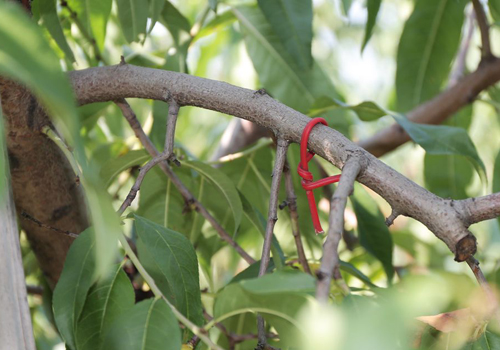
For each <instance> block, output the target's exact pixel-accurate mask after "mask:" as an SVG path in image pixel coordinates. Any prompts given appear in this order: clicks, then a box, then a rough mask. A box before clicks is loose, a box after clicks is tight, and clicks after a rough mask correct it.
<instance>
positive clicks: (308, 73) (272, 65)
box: [232, 6, 339, 112]
mask: <svg viewBox="0 0 500 350" xmlns="http://www.w3.org/2000/svg"><path fill="white" fill-rule="evenodd" d="M232 11H233V13H234V14H235V16H236V17H237V18H238V21H239V23H240V26H241V29H242V31H243V33H244V35H245V43H246V47H247V50H248V54H249V55H250V58H251V59H252V62H253V65H254V67H255V70H256V71H257V73H258V75H259V79H260V82H261V84H262V85H263V87H264V88H265V89H266V90H267V91H268V92H270V93H271V95H272V96H273V97H275V98H277V99H278V100H280V101H281V102H283V103H285V104H287V105H288V106H290V107H292V108H294V109H296V110H298V111H301V112H307V111H308V110H309V107H310V106H311V105H312V104H313V103H314V101H315V100H316V98H318V97H320V96H323V95H328V96H334V97H335V98H338V97H339V96H338V94H337V93H336V91H335V88H334V87H333V84H332V82H331V81H330V79H329V78H328V77H327V76H326V75H325V73H324V72H323V71H322V70H321V68H320V67H319V66H318V65H317V63H315V62H313V64H312V67H311V68H308V69H300V67H299V66H297V64H296V63H295V61H294V59H293V58H292V57H291V55H290V54H289V53H288V51H287V49H286V48H285V46H284V45H283V44H282V43H281V40H280V38H279V37H278V36H277V35H276V34H275V33H274V30H273V28H272V27H271V25H270V24H269V22H268V21H267V20H266V18H265V17H264V15H263V14H262V12H261V11H260V10H259V9H258V8H256V7H249V6H241V7H237V8H233V9H232Z"/></svg>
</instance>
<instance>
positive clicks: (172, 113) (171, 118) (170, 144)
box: [163, 100, 181, 166]
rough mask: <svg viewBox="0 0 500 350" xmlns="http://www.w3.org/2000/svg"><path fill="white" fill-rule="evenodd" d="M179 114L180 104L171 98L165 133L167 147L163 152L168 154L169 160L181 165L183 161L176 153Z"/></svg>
mask: <svg viewBox="0 0 500 350" xmlns="http://www.w3.org/2000/svg"><path fill="white" fill-rule="evenodd" d="M178 115H179V105H178V104H177V102H175V100H171V101H170V102H169V104H168V118H167V134H166V135H165V148H164V149H163V153H164V154H166V155H167V161H168V162H169V163H170V162H172V163H174V164H175V165H177V166H180V165H181V163H180V162H179V161H178V160H177V158H176V157H175V154H174V139H175V125H176V124H177V116H178Z"/></svg>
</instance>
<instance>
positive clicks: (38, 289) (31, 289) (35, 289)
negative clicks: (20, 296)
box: [26, 284, 43, 296]
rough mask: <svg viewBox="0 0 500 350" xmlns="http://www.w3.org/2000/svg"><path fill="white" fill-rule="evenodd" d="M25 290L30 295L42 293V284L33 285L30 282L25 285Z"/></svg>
mask: <svg viewBox="0 0 500 350" xmlns="http://www.w3.org/2000/svg"><path fill="white" fill-rule="evenodd" d="M26 292H27V293H28V294H31V295H40V296H41V295H43V287H42V286H34V285H31V284H28V285H26Z"/></svg>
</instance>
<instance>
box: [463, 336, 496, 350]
mask: <svg viewBox="0 0 500 350" xmlns="http://www.w3.org/2000/svg"><path fill="white" fill-rule="evenodd" d="M499 349H500V336H498V335H496V334H495V333H492V332H489V331H486V332H484V333H483V334H482V335H481V336H480V337H479V339H477V340H476V341H475V342H473V343H469V344H467V345H466V346H464V347H463V348H462V349H461V350H499Z"/></svg>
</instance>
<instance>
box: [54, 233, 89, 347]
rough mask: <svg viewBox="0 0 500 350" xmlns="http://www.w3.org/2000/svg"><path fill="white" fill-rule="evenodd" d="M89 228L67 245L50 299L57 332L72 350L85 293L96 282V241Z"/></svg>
mask: <svg viewBox="0 0 500 350" xmlns="http://www.w3.org/2000/svg"><path fill="white" fill-rule="evenodd" d="M91 231H92V229H91V228H89V229H87V230H85V231H84V232H82V233H81V234H80V235H79V236H78V238H77V239H76V240H75V241H74V242H73V244H72V245H71V247H70V249H69V251H68V255H67V257H66V261H65V262H64V269H63V271H62V274H61V277H60V278H59V282H58V283H57V285H56V288H55V290H54V296H53V299H52V300H53V308H54V317H55V321H56V325H57V328H58V329H59V334H61V337H62V338H63V340H64V341H65V342H66V344H68V346H69V347H70V348H72V349H76V346H75V345H76V344H75V331H76V327H77V321H78V318H79V317H80V315H81V313H82V310H83V305H84V304H85V299H86V297H87V292H88V291H89V289H90V287H91V286H92V284H94V282H95V281H96V274H95V263H96V262H95V250H94V245H95V243H96V242H95V239H94V237H95V236H94V234H93V232H91Z"/></svg>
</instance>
